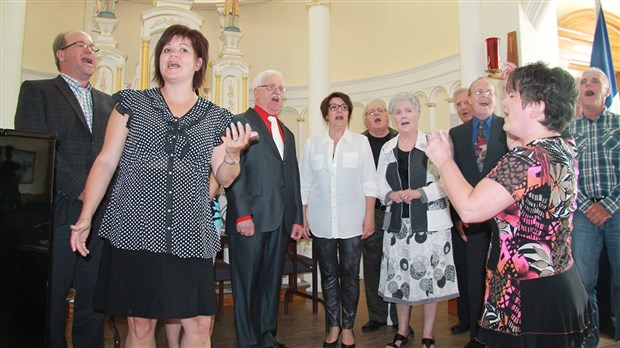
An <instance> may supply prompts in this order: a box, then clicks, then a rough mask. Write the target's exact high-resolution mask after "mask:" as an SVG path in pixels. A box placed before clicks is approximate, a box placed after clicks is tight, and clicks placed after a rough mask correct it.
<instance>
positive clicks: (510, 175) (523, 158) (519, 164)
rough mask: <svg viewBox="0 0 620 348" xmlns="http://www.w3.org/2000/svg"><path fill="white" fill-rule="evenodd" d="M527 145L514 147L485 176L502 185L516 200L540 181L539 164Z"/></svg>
mask: <svg viewBox="0 0 620 348" xmlns="http://www.w3.org/2000/svg"><path fill="white" fill-rule="evenodd" d="M533 152H534V151H533V150H532V149H531V148H529V147H515V148H514V149H512V150H511V151H510V152H508V153H507V154H506V155H504V157H502V159H501V160H500V161H499V162H498V163H497V165H496V166H495V168H493V170H491V172H490V173H489V175H487V178H489V179H491V180H493V181H495V182H497V183H499V184H500V185H502V186H503V187H504V188H505V189H506V191H508V192H509V193H510V194H511V195H512V198H514V199H515V200H516V201H518V200H520V199H521V198H522V197H523V196H524V195H525V194H526V193H527V192H528V191H529V190H530V188H532V187H533V186H536V185H537V184H536V183H540V176H541V173H540V168H541V166H540V164H539V163H537V162H536V161H535V160H534V158H535V156H534V155H533Z"/></svg>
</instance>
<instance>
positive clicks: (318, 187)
mask: <svg viewBox="0 0 620 348" xmlns="http://www.w3.org/2000/svg"><path fill="white" fill-rule="evenodd" d="M332 154H333V157H332ZM299 166H300V176H301V201H302V203H303V204H304V205H307V206H308V208H307V218H308V224H309V225H310V229H311V230H312V234H313V235H315V236H317V237H321V238H342V239H345V238H351V237H356V236H359V235H361V234H362V222H363V220H364V215H365V213H366V197H373V198H374V197H377V193H378V189H379V187H378V183H377V178H376V176H377V174H376V169H375V161H374V159H373V157H372V150H371V149H370V144H369V143H368V138H366V137H365V136H363V135H361V134H354V133H351V132H350V131H349V130H348V129H346V130H345V131H344V134H343V135H342V138H340V141H339V142H338V144H337V145H336V151H334V141H333V140H332V139H331V138H330V137H329V134H328V133H327V132H325V134H323V135H321V136H317V137H312V138H310V139H308V141H307V142H306V145H305V146H304V150H303V153H302V155H301V161H300V164H299ZM373 203H374V202H373Z"/></svg>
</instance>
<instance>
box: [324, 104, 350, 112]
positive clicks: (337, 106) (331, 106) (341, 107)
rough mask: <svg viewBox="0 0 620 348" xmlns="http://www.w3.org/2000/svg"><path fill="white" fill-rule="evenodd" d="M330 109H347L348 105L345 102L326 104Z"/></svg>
mask: <svg viewBox="0 0 620 348" xmlns="http://www.w3.org/2000/svg"><path fill="white" fill-rule="evenodd" d="M327 107H328V108H329V109H330V110H331V111H336V110H338V109H342V111H349V106H348V105H347V104H341V105H338V104H329V105H328V106H327Z"/></svg>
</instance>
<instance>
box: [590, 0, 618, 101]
mask: <svg viewBox="0 0 620 348" xmlns="http://www.w3.org/2000/svg"><path fill="white" fill-rule="evenodd" d="M590 67H596V68H599V69H601V70H603V72H604V73H605V75H607V78H608V79H609V86H610V88H611V93H610V94H609V97H607V99H605V105H606V106H607V107H608V108H609V107H611V104H612V103H613V99H614V98H615V97H616V96H618V84H617V83H616V74H615V70H614V61H613V59H612V56H611V49H610V47H609V36H608V35H607V24H606V23H605V16H604V15H603V7H602V6H599V14H598V20H597V21H596V31H595V32H594V43H593V44H592V57H591V58H590Z"/></svg>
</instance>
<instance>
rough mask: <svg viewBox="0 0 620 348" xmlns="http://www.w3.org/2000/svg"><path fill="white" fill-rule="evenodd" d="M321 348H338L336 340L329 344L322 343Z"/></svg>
mask: <svg viewBox="0 0 620 348" xmlns="http://www.w3.org/2000/svg"><path fill="white" fill-rule="evenodd" d="M323 348H338V340H337V339H336V340H335V341H334V342H331V343H327V341H323Z"/></svg>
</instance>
